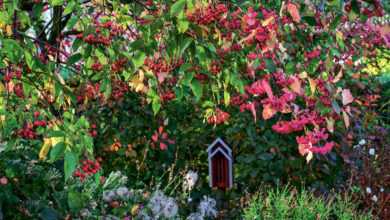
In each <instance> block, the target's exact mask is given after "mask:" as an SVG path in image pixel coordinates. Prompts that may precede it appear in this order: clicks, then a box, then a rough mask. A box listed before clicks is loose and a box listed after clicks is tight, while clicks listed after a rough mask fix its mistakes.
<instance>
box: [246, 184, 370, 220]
mask: <svg viewBox="0 0 390 220" xmlns="http://www.w3.org/2000/svg"><path fill="white" fill-rule="evenodd" d="M243 218H244V219H247V220H254V219H259V220H260V219H276V220H279V219H280V220H282V219H302V220H306V219H307V220H310V219H338V220H355V219H356V220H358V219H359V220H363V219H372V216H371V215H369V214H367V213H366V214H363V213H360V211H358V209H357V205H356V203H355V202H354V201H352V200H351V199H350V197H348V196H342V195H340V194H334V195H331V196H330V197H329V198H326V199H325V198H323V197H316V196H315V195H314V194H313V193H311V192H309V191H306V190H302V191H297V190H295V189H294V190H292V189H291V188H289V187H285V188H277V189H271V190H269V191H266V190H264V191H262V192H260V193H259V194H258V195H256V196H255V197H254V198H253V199H252V200H251V202H250V204H249V206H248V207H247V208H246V209H245V210H244V214H243Z"/></svg>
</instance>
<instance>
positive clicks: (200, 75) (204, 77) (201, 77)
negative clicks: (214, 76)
mask: <svg viewBox="0 0 390 220" xmlns="http://www.w3.org/2000/svg"><path fill="white" fill-rule="evenodd" d="M194 77H195V79H197V80H199V81H200V82H202V83H203V82H205V81H207V80H208V78H209V76H208V75H206V74H203V73H197V74H195V76H194Z"/></svg>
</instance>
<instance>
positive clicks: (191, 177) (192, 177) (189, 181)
mask: <svg viewBox="0 0 390 220" xmlns="http://www.w3.org/2000/svg"><path fill="white" fill-rule="evenodd" d="M197 180H198V173H197V172H194V171H192V170H190V171H188V173H187V174H186V175H185V176H184V182H183V188H184V190H188V191H191V190H192V189H193V188H194V186H195V184H196V181H197Z"/></svg>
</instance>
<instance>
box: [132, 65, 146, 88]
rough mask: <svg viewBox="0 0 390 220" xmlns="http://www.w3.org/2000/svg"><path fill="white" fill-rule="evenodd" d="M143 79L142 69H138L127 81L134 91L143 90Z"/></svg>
mask: <svg viewBox="0 0 390 220" xmlns="http://www.w3.org/2000/svg"><path fill="white" fill-rule="evenodd" d="M144 79H145V74H144V72H143V71H142V70H140V71H139V73H138V74H137V75H136V76H134V77H133V79H132V80H131V81H130V82H129V86H130V87H131V88H132V89H134V90H135V91H136V92H145V90H146V86H145V84H144Z"/></svg>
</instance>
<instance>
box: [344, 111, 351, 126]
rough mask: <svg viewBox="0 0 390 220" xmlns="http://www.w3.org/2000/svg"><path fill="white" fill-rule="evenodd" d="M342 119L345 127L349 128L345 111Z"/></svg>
mask: <svg viewBox="0 0 390 220" xmlns="http://www.w3.org/2000/svg"><path fill="white" fill-rule="evenodd" d="M343 119H344V124H345V127H346V128H349V125H350V122H349V116H348V114H347V113H346V112H345V111H343Z"/></svg>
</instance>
